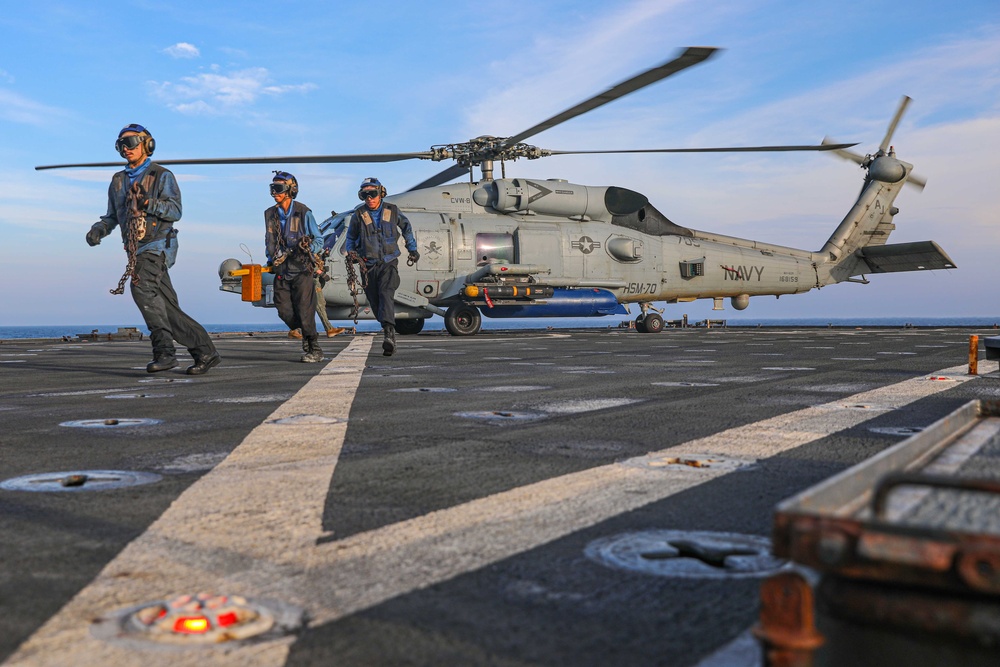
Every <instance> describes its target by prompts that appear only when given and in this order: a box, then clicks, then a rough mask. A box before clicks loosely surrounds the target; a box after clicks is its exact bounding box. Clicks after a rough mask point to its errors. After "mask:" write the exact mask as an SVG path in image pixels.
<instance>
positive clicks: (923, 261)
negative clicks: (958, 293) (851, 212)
mask: <svg viewBox="0 0 1000 667" xmlns="http://www.w3.org/2000/svg"><path fill="white" fill-rule="evenodd" d="M857 255H858V256H859V257H861V259H863V260H864V262H865V264H867V265H868V268H869V273H895V272H897V271H930V270H932V269H954V268H956V267H955V262H953V261H951V257H948V255H947V254H945V252H944V250H942V249H941V246H939V245H938V244H937V243H935V242H934V241H916V242H914V243H891V244H887V245H879V246H865V247H863V248H860V249H859V250H858V251H857Z"/></svg>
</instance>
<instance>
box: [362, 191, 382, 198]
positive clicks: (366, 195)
mask: <svg viewBox="0 0 1000 667" xmlns="http://www.w3.org/2000/svg"><path fill="white" fill-rule="evenodd" d="M360 194H361V198H362V199H378V197H379V191H378V190H362V191H361V192H360Z"/></svg>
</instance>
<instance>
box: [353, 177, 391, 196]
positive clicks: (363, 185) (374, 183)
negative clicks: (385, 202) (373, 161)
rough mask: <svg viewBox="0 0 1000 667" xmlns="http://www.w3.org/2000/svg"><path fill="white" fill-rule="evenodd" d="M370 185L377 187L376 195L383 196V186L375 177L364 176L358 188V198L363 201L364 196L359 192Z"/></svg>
mask: <svg viewBox="0 0 1000 667" xmlns="http://www.w3.org/2000/svg"><path fill="white" fill-rule="evenodd" d="M370 187H376V188H378V196H379V197H382V198H384V197H385V186H384V185H382V184H381V183H380V182H379V180H378V179H377V178H366V179H365V180H363V181H362V182H361V187H360V188H358V199H360V200H361V201H364V200H365V197H364V195H362V194H361V193H362V191H364V189H365V188H370Z"/></svg>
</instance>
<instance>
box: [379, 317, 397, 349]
mask: <svg viewBox="0 0 1000 667" xmlns="http://www.w3.org/2000/svg"><path fill="white" fill-rule="evenodd" d="M395 351H396V327H395V326H393V325H391V324H386V325H383V326H382V355H383V356H386V357H391V356H392V353H393V352H395Z"/></svg>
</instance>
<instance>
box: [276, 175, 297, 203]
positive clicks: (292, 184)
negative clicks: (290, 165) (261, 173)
mask: <svg viewBox="0 0 1000 667" xmlns="http://www.w3.org/2000/svg"><path fill="white" fill-rule="evenodd" d="M275 183H285V184H286V185H287V186H288V196H289V197H291V198H292V199H295V198H296V197H297V196H298V195H299V182H298V181H297V180H295V177H294V176H292V175H291V174H290V173H288V172H287V171H276V172H274V178H272V179H271V194H272V195H273V194H277V193H278V192H283V190H278V191H275V188H274V184H275Z"/></svg>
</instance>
